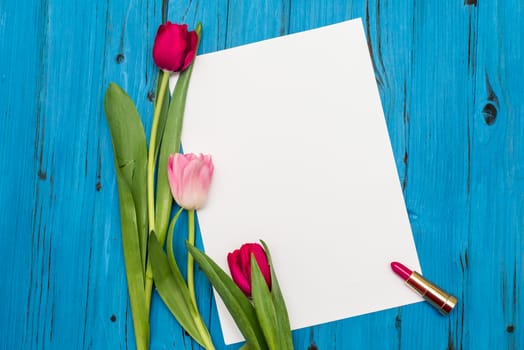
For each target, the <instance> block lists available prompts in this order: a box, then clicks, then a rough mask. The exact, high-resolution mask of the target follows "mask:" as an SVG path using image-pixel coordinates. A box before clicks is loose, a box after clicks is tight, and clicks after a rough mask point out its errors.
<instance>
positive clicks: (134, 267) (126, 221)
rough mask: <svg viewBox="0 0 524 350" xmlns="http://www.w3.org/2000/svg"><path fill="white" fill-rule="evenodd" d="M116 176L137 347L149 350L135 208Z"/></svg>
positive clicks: (147, 320)
mask: <svg viewBox="0 0 524 350" xmlns="http://www.w3.org/2000/svg"><path fill="white" fill-rule="evenodd" d="M116 173H117V178H118V194H119V198H120V221H121V223H122V246H123V250H124V261H125V266H126V277H127V289H128V291H129V300H130V304H131V312H132V315H133V326H134V329H135V340H136V346H137V349H138V350H147V349H148V348H149V317H148V312H147V306H146V297H145V292H144V274H143V270H142V262H141V259H140V242H139V240H138V231H137V220H136V215H135V204H134V202H133V196H132V194H131V190H130V189H129V186H128V184H127V182H126V181H123V180H122V178H123V177H124V175H123V174H122V172H121V171H120V170H119V169H118V168H117V169H116Z"/></svg>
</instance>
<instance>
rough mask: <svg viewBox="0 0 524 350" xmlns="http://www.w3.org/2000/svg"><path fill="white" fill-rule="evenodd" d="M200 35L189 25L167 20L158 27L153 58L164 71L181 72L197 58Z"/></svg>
mask: <svg viewBox="0 0 524 350" xmlns="http://www.w3.org/2000/svg"><path fill="white" fill-rule="evenodd" d="M197 43H198V35H197V33H196V32H195V31H191V32H188V31H187V25H185V24H173V23H171V22H169V21H167V22H166V23H165V24H162V25H160V27H158V31H157V33H156V37H155V44H154V45H153V60H154V61H155V64H156V65H157V66H158V67H159V68H160V69H162V70H164V71H169V72H180V71H183V70H184V69H186V68H187V67H188V66H189V65H190V64H191V62H193V59H194V58H195V54H196V48H197Z"/></svg>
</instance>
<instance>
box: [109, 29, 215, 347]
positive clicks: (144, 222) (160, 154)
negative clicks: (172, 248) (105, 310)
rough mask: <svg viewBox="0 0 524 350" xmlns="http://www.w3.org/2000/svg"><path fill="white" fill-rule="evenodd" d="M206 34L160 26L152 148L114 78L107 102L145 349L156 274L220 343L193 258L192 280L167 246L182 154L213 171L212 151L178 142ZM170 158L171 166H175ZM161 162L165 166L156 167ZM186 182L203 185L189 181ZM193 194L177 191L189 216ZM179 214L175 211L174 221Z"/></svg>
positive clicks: (195, 332)
mask: <svg viewBox="0 0 524 350" xmlns="http://www.w3.org/2000/svg"><path fill="white" fill-rule="evenodd" d="M200 34H201V25H200V24H199V25H198V26H197V28H196V30H195V31H188V30H187V26H186V25H177V24H172V23H170V22H167V23H166V24H163V25H161V26H160V27H159V29H158V32H157V35H156V38H155V44H154V47H153V59H154V61H155V64H156V65H157V66H158V67H159V68H160V71H159V79H158V84H157V90H156V97H155V105H154V113H153V124H152V127H151V136H150V139H149V150H148V151H146V147H147V146H146V138H145V133H144V128H143V126H142V123H141V120H140V116H139V114H138V111H137V109H136V107H135V105H134V104H133V101H132V100H131V98H130V97H129V96H128V95H127V94H126V93H125V91H124V90H123V89H122V88H120V87H119V86H118V85H117V84H115V83H111V84H109V87H108V88H107V92H106V95H105V102H104V109H105V112H106V117H107V121H108V124H109V129H110V132H111V138H112V141H113V150H114V156H115V170H116V178H117V183H118V192H119V202H120V220H121V225H122V243H123V251H124V260H125V266H126V276H127V284H128V291H129V299H130V302H131V311H132V315H133V326H134V330H135V340H136V345H137V349H139V350H145V349H148V348H149V333H150V332H149V311H150V304H151V293H152V286H153V276H154V279H155V284H156V288H157V290H158V292H159V294H160V296H161V298H162V300H163V301H164V302H165V304H166V305H167V307H168V308H169V310H170V311H171V312H172V313H173V315H174V316H175V318H176V319H177V320H178V322H179V323H180V325H181V326H182V327H183V328H184V329H185V330H186V331H187V333H188V334H189V335H191V337H193V338H194V339H195V340H196V341H197V342H198V343H199V344H200V345H202V346H204V347H205V348H206V349H214V346H213V343H212V341H211V337H210V335H209V332H208V330H207V328H206V326H205V324H204V322H203V320H202V318H201V317H200V314H199V312H198V309H197V306H196V302H195V297H194V286H193V269H192V266H193V265H192V264H188V284H186V282H185V281H184V279H183V277H182V274H181V272H180V270H179V269H178V266H177V265H176V262H175V261H174V259H171V258H172V252H171V254H170V255H171V256H170V257H167V256H166V254H165V253H164V251H163V248H162V247H163V245H164V242H165V239H166V234H167V231H168V224H169V219H170V214H171V209H172V205H173V197H172V193H171V190H173V193H180V188H179V187H176V186H178V185H177V183H176V182H175V181H174V180H173V179H172V174H173V171H175V168H176V167H174V166H173V164H177V161H176V159H181V161H182V160H185V161H186V163H185V165H184V167H185V168H188V169H190V172H192V174H193V175H194V174H197V175H198V174H200V175H202V176H201V177H200V179H199V181H200V183H202V182H204V186H203V187H202V189H203V190H204V192H205V190H206V186H205V177H206V176H207V177H208V179H210V178H211V176H212V172H213V167H212V163H211V161H210V158H209V157H207V158H206V157H200V156H194V157H190V156H181V157H179V156H180V155H179V154H178V153H177V152H178V151H179V148H180V135H181V131H182V122H183V115H184V107H185V100H186V95H187V89H188V86H189V79H190V77H191V72H192V68H193V66H192V64H193V60H194V58H195V55H196V51H197V48H198V43H199V39H200ZM173 73H174V74H179V76H178V80H177V83H176V87H175V91H174V93H173V96H172V98H171V100H169V93H168V81H169V76H170V75H171V74H173ZM168 165H169V166H170V169H171V171H169V172H168V171H167V170H168ZM186 166H187V167H186ZM184 167H183V168H184ZM157 168H158V169H160V170H159V171H158V172H157V171H156V170H157ZM182 172H183V171H182ZM155 178H156V184H155ZM202 178H204V181H202ZM182 181H188V180H187V177H183V178H182ZM208 184H209V181H208ZM155 185H156V186H155ZM186 186H190V187H191V188H192V189H196V188H197V187H196V186H192V185H191V184H189V185H187V184H186ZM155 188H156V201H155ZM191 196H193V197H191ZM189 197H190V198H189V200H185V199H186V198H185V197H181V198H183V199H180V198H179V201H178V203H179V205H181V206H182V207H184V205H185V208H186V209H188V210H189V213H190V215H189V217H190V218H191V217H194V209H196V208H197V207H198V206H199V205H201V204H202V196H200V198H197V197H198V193H197V192H196V191H193V192H192V194H191V195H189ZM179 214H180V211H179V213H178V215H179ZM178 215H176V216H175V219H174V220H173V223H172V224H171V226H172V227H173V226H174V222H175V220H176V218H178ZM190 231H191V232H190V234H189V237H188V241H189V242H191V244H192V242H194V225H193V226H192V230H191V225H190Z"/></svg>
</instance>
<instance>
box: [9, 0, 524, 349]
mask: <svg viewBox="0 0 524 350" xmlns="http://www.w3.org/2000/svg"><path fill="white" fill-rule="evenodd" d="M21 8H24V9H26V10H24V11H21V10H20V9H21ZM162 11H165V13H164V14H163V13H162ZM166 16H167V18H169V19H170V20H172V21H176V22H185V23H188V24H189V26H190V27H194V25H195V24H196V23H197V22H198V21H202V22H203V23H204V37H203V41H202V45H201V47H200V52H201V53H203V52H212V51H216V50H220V49H224V48H228V47H233V46H237V45H242V44H246V43H250V42H254V41H258V40H263V39H267V38H272V37H276V36H279V35H284V34H287V33H294V32H297V31H302V30H307V29H311V28H316V27H319V26H322V25H328V24H331V23H336V22H340V21H343V20H346V19H350V18H355V17H362V18H363V22H364V26H365V29H366V34H367V38H368V45H369V49H370V53H371V55H372V59H373V63H374V68H375V74H376V78H377V84H378V87H379V91H380V94H381V99H382V103H383V107H384V112H385V116H386V121H387V124H388V130H389V132H390V136H391V143H392V147H393V150H394V155H395V159H396V163H397V167H398V174H399V178H400V180H401V182H402V184H403V189H404V196H405V199H406V205H407V208H408V212H409V215H410V221H411V224H412V227H413V233H414V237H415V241H416V244H417V248H418V251H419V256H420V260H421V264H422V267H423V269H424V273H425V274H426V275H427V276H430V277H431V279H433V280H434V281H436V282H438V283H439V284H440V285H442V286H443V287H445V288H447V289H448V290H450V291H451V292H453V293H455V294H456V295H457V296H458V297H459V300H460V302H459V305H458V306H457V309H456V310H455V311H454V312H453V313H452V315H451V316H450V317H449V318H444V317H441V316H439V315H438V314H437V313H435V312H434V311H433V310H431V308H430V307H429V306H428V305H426V304H417V305H411V306H406V307H402V308H397V309H392V310H386V311H383V312H378V313H374V314H370V315H363V316H360V317H355V318H351V319H348V320H343V321H339V322H333V323H330V324H326V325H321V326H316V327H311V328H307V329H302V330H298V331H296V332H294V341H295V344H296V348H297V349H311V350H314V349H362V348H364V349H385V348H386V349H392V348H396V349H419V348H426V349H459V348H460V349H488V348H489V349H493V348H496V349H499V348H501V349H504V348H507V349H520V348H522V347H523V346H524V331H523V329H522V316H521V315H523V314H524V306H523V303H522V300H521V299H522V290H523V280H524V269H523V268H524V262H523V258H522V257H523V254H524V240H523V238H522V235H523V234H522V232H523V226H524V220H523V219H522V218H523V217H524V215H523V214H524V207H523V206H524V204H523V203H524V201H523V199H524V196H523V193H524V191H523V190H524V182H523V179H524V142H523V141H522V135H523V134H524V122H523V120H522V118H521V116H522V114H523V113H524V86H523V83H522V76H524V66H523V65H522V57H523V54H524V52H523V43H524V41H523V37H522V36H523V35H524V34H523V32H524V31H523V30H522V29H524V23H523V21H524V5H523V4H522V3H521V2H520V1H518V0H509V1H505V2H503V3H502V2H499V1H495V0H483V1H478V0H465V1H456V2H437V1H426V2H421V1H416V0H413V1H401V0H374V1H373V0H367V1H366V0H353V1H343V0H337V1H312V2H306V1H266V2H262V1H252V2H243V1H236V0H229V1H216V0H200V1H195V0H194V1H169V2H168V1H162V2H160V1H155V2H149V1H141V0H133V1H131V2H125V1H120V0H117V1H113V2H109V3H108V2H104V1H100V0H96V1H92V2H87V3H67V2H63V1H60V0H47V1H32V0H24V1H22V3H20V2H18V3H17V4H15V3H14V2H2V3H0V52H1V53H2V54H1V55H0V96H1V97H2V102H1V103H0V116H1V117H2V118H3V119H2V122H3V123H2V124H1V125H2V126H1V127H0V136H1V137H2V140H3V142H2V148H0V164H2V169H4V176H3V177H2V186H0V191H1V192H0V198H2V202H0V203H1V208H0V209H1V210H0V225H1V227H2V228H3V230H2V231H1V238H2V242H3V243H2V244H1V245H0V257H1V258H2V262H3V264H1V265H0V272H2V275H3V276H5V279H6V281H7V283H4V284H3V288H0V300H3V301H4V304H3V305H2V306H1V307H0V348H9V349H29V348H31V349H44V348H45V349H63V348H83V349H105V348H108V349H114V348H130V349H133V348H135V346H134V338H133V337H134V335H133V330H132V323H131V315H130V311H129V308H128V297H127V289H126V281H125V274H124V267H123V260H122V252H121V249H122V248H121V239H120V226H119V218H118V198H117V192H116V184H115V177H114V170H113V155H112V148H111V140H110V137H109V133H108V129H107V125H106V123H105V117H104V115H103V108H102V99H103V93H104V89H105V87H106V86H107V84H108V82H109V81H115V82H117V83H119V84H120V85H122V86H123V87H124V88H125V89H126V90H127V91H128V92H129V94H130V95H131V97H132V98H133V100H134V101H136V103H137V106H138V109H139V111H140V113H141V115H142V119H143V122H144V125H145V126H146V132H148V130H149V127H150V123H151V115H152V103H151V100H152V98H153V91H154V87H155V83H156V81H155V80H156V68H155V67H154V65H153V63H152V60H151V55H150V52H151V48H152V44H153V38H154V35H155V32H156V28H157V25H158V24H159V23H160V21H161V19H162V17H166ZM334 44H340V43H334ZM319 69H321V64H320V65H319V67H312V71H313V72H314V71H316V70H319ZM182 224H184V223H183V222H182ZM198 244H201V243H200V242H198ZM177 251H178V252H179V255H180V256H181V257H182V259H181V265H184V263H185V261H184V260H185V259H183V248H182V247H181V246H177ZM197 283H198V285H199V287H200V289H199V295H198V297H199V306H200V308H201V309H202V312H203V314H204V316H205V319H206V320H208V322H209V324H210V325H211V329H212V334H213V337H214V338H215V339H216V341H217V344H218V347H217V348H218V349H234V348H238V346H230V347H226V346H225V345H224V344H223V343H222V342H221V334H220V329H219V325H218V320H217V314H216V308H215V306H214V303H213V298H212V295H211V291H210V287H209V284H208V283H207V282H206V281H205V279H204V278H203V276H202V275H201V274H197ZM326 288H328V286H326ZM350 295H351V293H350V291H348V297H350ZM151 323H152V328H153V329H152V346H151V348H152V349H168V348H176V349H190V348H194V347H195V345H194V344H193V343H192V342H191V341H190V339H189V338H188V337H187V336H186V335H185V334H184V333H183V331H182V330H180V328H179V327H178V326H177V324H176V321H174V320H173V318H172V317H171V316H170V314H169V312H168V311H167V310H166V309H165V307H164V306H163V305H162V303H161V302H160V300H159V299H158V297H156V296H155V297H154V300H153V309H152V315H151Z"/></svg>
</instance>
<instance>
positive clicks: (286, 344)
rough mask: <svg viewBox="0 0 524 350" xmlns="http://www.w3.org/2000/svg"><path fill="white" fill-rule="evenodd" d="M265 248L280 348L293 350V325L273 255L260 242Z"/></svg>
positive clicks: (263, 243)
mask: <svg viewBox="0 0 524 350" xmlns="http://www.w3.org/2000/svg"><path fill="white" fill-rule="evenodd" d="M260 243H262V245H263V246H264V250H265V251H266V255H267V258H268V261H269V267H270V269H271V297H272V298H273V305H274V306H275V312H276V321H277V329H278V330H279V333H278V335H279V344H280V345H279V347H278V349H280V350H293V337H292V335H291V325H290V324H289V316H288V312H287V308H286V302H285V301H284V296H283V295H282V291H281V289H280V285H279V284H278V279H277V275H276V273H275V269H274V267H273V260H272V259H271V253H270V252H269V248H268V247H267V245H266V243H265V242H264V241H262V240H261V241H260Z"/></svg>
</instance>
